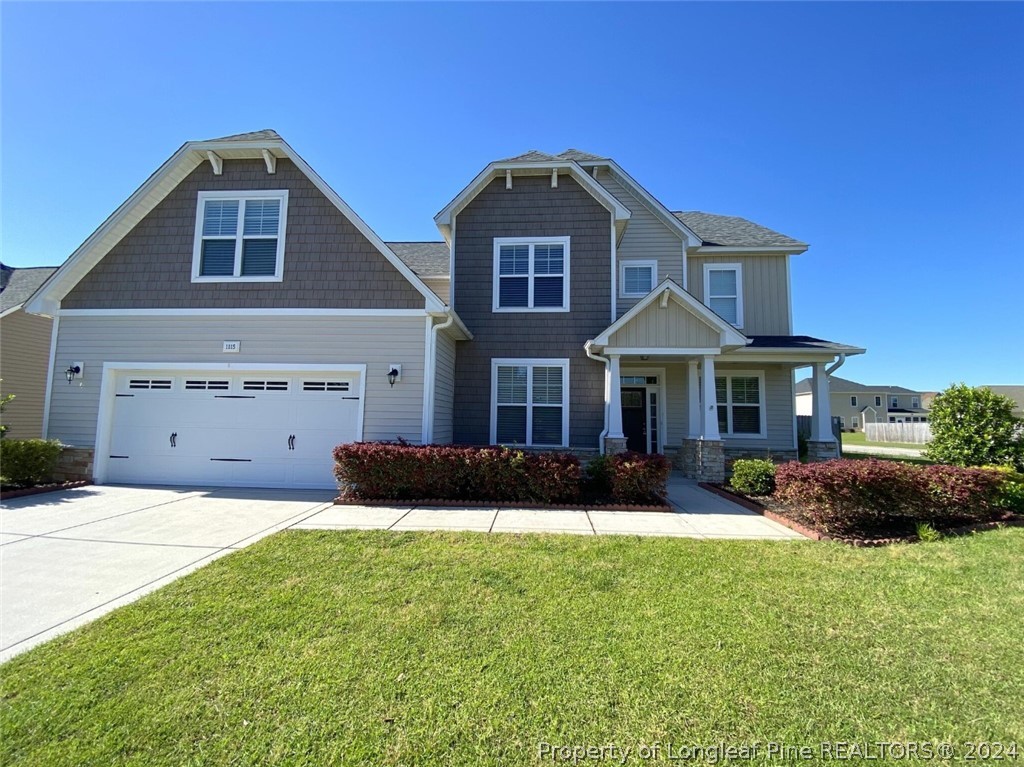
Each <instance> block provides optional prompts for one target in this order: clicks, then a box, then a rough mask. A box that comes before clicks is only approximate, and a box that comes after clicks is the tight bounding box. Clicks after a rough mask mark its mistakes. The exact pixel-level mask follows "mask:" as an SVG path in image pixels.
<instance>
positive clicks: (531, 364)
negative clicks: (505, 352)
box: [489, 357, 572, 447]
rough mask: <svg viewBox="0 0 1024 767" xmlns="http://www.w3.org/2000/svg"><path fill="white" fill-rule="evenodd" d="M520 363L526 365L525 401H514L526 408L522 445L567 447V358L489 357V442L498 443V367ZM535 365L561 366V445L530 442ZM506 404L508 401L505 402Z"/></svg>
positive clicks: (568, 402) (569, 403) (568, 403)
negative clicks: (524, 439)
mask: <svg viewBox="0 0 1024 767" xmlns="http://www.w3.org/2000/svg"><path fill="white" fill-rule="evenodd" d="M511 365H522V366H526V368H527V371H526V400H527V401H526V402H525V403H515V405H516V406H517V407H518V406H522V407H525V408H526V438H527V442H526V444H525V445H522V447H568V446H569V444H570V439H569V407H570V406H571V403H572V400H571V399H570V398H569V360H568V359H567V358H557V359H556V358H550V357H547V358H546V357H536V358H534V357H530V358H500V357H492V358H491V423H490V433H489V437H490V442H491V444H492V445H496V444H498V367H499V366H511ZM535 367H560V368H562V440H563V441H562V444H561V445H534V444H533V443H531V442H530V436H531V435H530V432H531V431H532V428H531V427H532V425H533V413H532V409H533V407H534V403H533V369H534V368H535ZM507 404H508V403H507Z"/></svg>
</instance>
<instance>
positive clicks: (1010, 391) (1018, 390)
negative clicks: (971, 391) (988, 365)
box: [981, 384, 1024, 415]
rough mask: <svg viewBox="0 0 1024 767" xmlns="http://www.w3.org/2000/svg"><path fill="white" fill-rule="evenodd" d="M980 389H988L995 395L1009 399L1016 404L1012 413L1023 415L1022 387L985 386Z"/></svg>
mask: <svg viewBox="0 0 1024 767" xmlns="http://www.w3.org/2000/svg"><path fill="white" fill-rule="evenodd" d="M981 388H983V389H988V390H989V391H991V392H993V393H995V394H1002V395H1003V396H1004V397H1009V398H1010V399H1012V400H1013V401H1014V402H1015V403H1016V404H1017V407H1016V408H1014V412H1015V413H1017V414H1018V415H1024V386H989V385H987V384H986V385H984V386H982V387H981Z"/></svg>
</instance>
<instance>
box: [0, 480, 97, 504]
mask: <svg viewBox="0 0 1024 767" xmlns="http://www.w3.org/2000/svg"><path fill="white" fill-rule="evenodd" d="M91 484H92V482H89V481H88V480H84V479H81V480H78V481H76V482H55V483H52V484H49V485H36V486H35V487H23V488H21V489H19V490H3V491H0V501H7V500H10V499H11V498H24V497H25V496H26V495H42V494H43V493H56V492H57V491H58V490H71V489H72V488H75V487H85V486H86V485H91Z"/></svg>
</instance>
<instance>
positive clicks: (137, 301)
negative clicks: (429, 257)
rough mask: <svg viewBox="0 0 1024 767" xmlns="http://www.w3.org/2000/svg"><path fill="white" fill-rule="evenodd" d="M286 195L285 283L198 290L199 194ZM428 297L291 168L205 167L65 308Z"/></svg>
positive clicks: (383, 303) (328, 303)
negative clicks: (194, 257)
mask: <svg viewBox="0 0 1024 767" xmlns="http://www.w3.org/2000/svg"><path fill="white" fill-rule="evenodd" d="M278 189H287V190H288V218H287V223H286V228H285V243H284V275H283V279H282V281H281V282H231V281H225V282H198V283H194V282H192V254H193V249H194V246H195V234H196V206H197V202H198V195H199V192H201V191H229V190H230V191H257V190H278ZM424 303H425V298H424V297H423V295H422V294H421V293H420V292H419V291H418V290H416V288H414V287H413V285H412V283H410V282H409V281H408V280H406V278H405V277H403V276H402V274H401V273H400V272H399V271H398V270H397V269H396V268H395V267H394V266H393V265H392V264H391V262H389V261H388V260H387V259H386V258H385V257H384V256H383V255H382V254H381V252H380V251H379V250H377V248H375V247H374V246H373V244H372V243H371V242H370V241H369V240H368V239H366V237H364V236H363V234H362V233H361V232H360V231H359V230H358V229H357V228H356V226H355V224H353V223H352V222H351V221H349V220H348V219H347V218H346V217H345V216H344V215H343V214H342V212H341V211H340V210H338V208H337V207H335V205H334V203H332V202H331V201H330V200H329V199H327V197H325V196H324V194H323V193H322V192H321V191H320V190H319V189H317V188H316V186H314V184H313V182H312V181H310V180H309V179H308V178H307V177H306V175H305V174H304V173H303V172H302V171H301V170H299V168H298V167H297V166H296V165H295V164H294V163H293V162H291V161H290V160H286V159H279V160H278V161H277V172H276V173H274V174H269V173H267V169H266V165H265V164H264V162H263V160H225V161H224V171H223V173H222V174H221V175H219V176H217V175H214V173H213V170H212V169H211V168H210V163H208V162H204V163H202V164H201V165H199V166H198V167H197V168H196V169H195V170H193V171H192V172H191V173H190V174H189V175H188V176H187V177H186V178H185V179H184V180H183V181H182V182H181V183H180V184H178V185H177V186H176V187H175V188H174V189H173V190H172V191H171V192H170V193H169V194H168V195H167V196H166V197H165V198H164V199H163V200H162V201H161V202H160V203H159V204H158V205H157V206H156V207H155V208H153V210H151V211H150V212H149V214H148V215H147V216H146V217H145V218H143V219H142V220H141V221H140V222H139V223H138V224H136V225H135V227H134V228H132V229H131V231H129V232H128V233H127V234H125V235H124V237H122V238H121V240H120V241H119V242H118V243H117V244H116V245H115V246H114V247H113V248H111V250H110V252H109V253H107V254H106V255H105V256H104V257H103V259H102V260H101V261H100V262H99V263H98V264H96V266H94V267H93V268H92V269H91V270H90V271H89V273H88V274H86V275H85V277H83V278H82V279H81V280H80V281H79V283H78V284H77V285H76V286H75V287H74V288H72V289H71V291H70V292H69V293H68V294H67V295H66V296H65V297H64V298H63V299H62V301H61V308H62V309H112V308H116V309H150V308H173V309H179V308H196V309H208V308H210V307H218V308H257V307H259V308H265V309H269V308H281V309H295V308H316V309H322V308H359V309H366V308H390V309H422V308H423V307H424Z"/></svg>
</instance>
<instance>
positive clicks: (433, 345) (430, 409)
mask: <svg viewBox="0 0 1024 767" xmlns="http://www.w3.org/2000/svg"><path fill="white" fill-rule="evenodd" d="M446 316H447V319H446V320H445V321H444V322H442V323H440V324H439V325H433V326H431V328H430V331H431V333H430V355H431V365H430V378H429V379H428V380H426V381H424V382H423V384H424V387H425V388H426V390H427V394H426V397H427V426H428V427H429V428H430V435H429V436H430V439H429V440H426V439H424V440H423V443H424V444H428V443H432V442H433V441H434V380H435V379H436V378H437V333H438V331H440V330H445V329H446V328H450V327H451V326H452V324H453V323H454V322H455V314H454V313H453V312H452V311H451V309H450V307H449V310H448V312H447V314H446ZM423 436H424V438H425V437H426V436H427V435H423Z"/></svg>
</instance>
